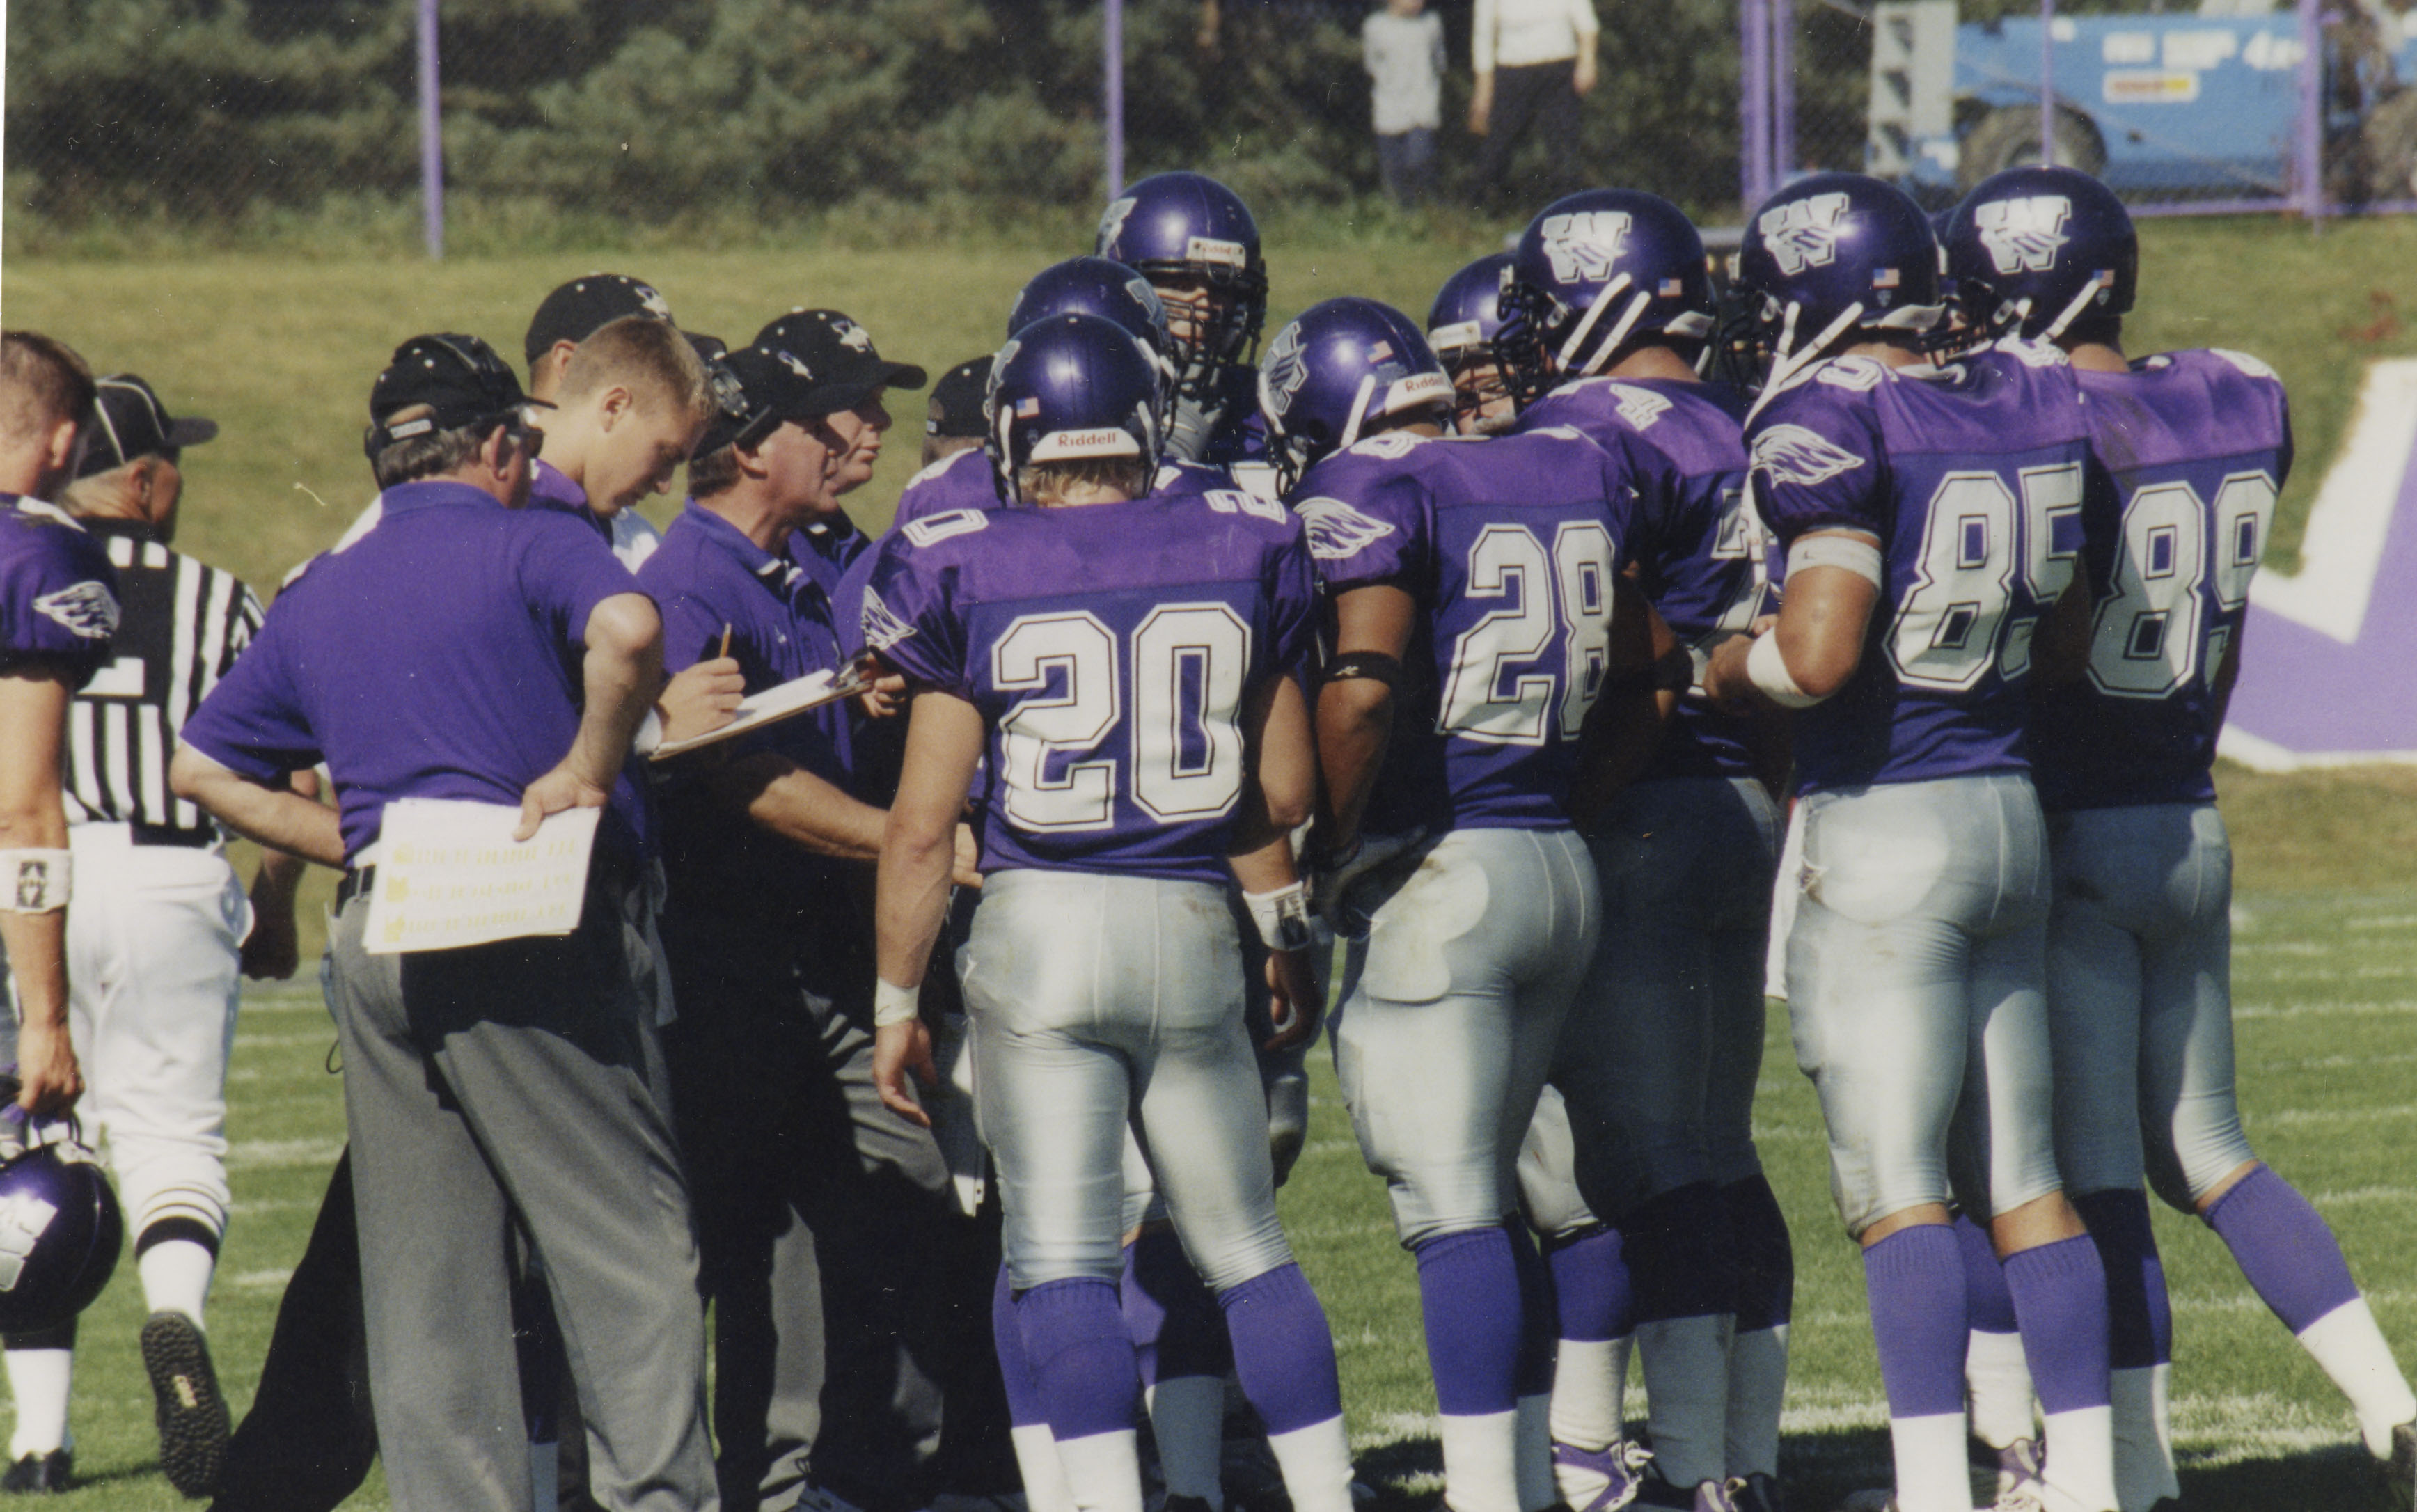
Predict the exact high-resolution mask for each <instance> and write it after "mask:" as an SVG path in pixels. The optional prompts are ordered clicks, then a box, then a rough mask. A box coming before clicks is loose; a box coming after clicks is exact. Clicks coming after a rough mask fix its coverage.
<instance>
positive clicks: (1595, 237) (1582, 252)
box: [1543, 210, 1635, 283]
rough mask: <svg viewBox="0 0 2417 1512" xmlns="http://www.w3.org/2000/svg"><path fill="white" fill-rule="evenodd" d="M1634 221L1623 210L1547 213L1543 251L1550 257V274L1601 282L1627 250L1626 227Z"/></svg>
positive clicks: (1572, 280) (1562, 279)
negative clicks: (1548, 214) (1551, 263)
mask: <svg viewBox="0 0 2417 1512" xmlns="http://www.w3.org/2000/svg"><path fill="white" fill-rule="evenodd" d="M1634 223H1635V221H1634V217H1633V216H1631V215H1630V214H1629V213H1628V212H1627V211H1626V210H1580V211H1578V212H1576V213H1575V214H1573V215H1555V216H1548V217H1546V218H1545V221H1544V224H1543V237H1544V255H1545V256H1547V257H1549V258H1551V259H1552V260H1553V277H1555V278H1557V279H1558V280H1560V282H1562V283H1576V282H1578V281H1579V280H1581V279H1583V280H1584V281H1586V282H1587V283H1602V282H1603V281H1604V280H1605V279H1607V278H1609V277H1611V266H1612V264H1614V263H1616V262H1618V261H1619V258H1620V254H1621V253H1622V252H1626V251H1627V250H1628V231H1629V228H1630V226H1632V225H1633V224H1634Z"/></svg>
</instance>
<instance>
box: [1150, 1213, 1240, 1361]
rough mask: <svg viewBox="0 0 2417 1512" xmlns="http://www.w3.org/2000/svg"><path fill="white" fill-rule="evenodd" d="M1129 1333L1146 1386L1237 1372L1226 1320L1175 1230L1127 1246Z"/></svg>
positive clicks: (1152, 1233) (1157, 1231) (1153, 1231)
mask: <svg viewBox="0 0 2417 1512" xmlns="http://www.w3.org/2000/svg"><path fill="white" fill-rule="evenodd" d="M1123 1291H1124V1309H1125V1328H1126V1330H1127V1331H1128V1332H1129V1333H1131V1334H1132V1341H1133V1352H1134V1353H1135V1354H1136V1355H1137V1356H1138V1357H1139V1360H1140V1364H1141V1379H1142V1384H1144V1385H1146V1386H1155V1385H1157V1384H1158V1383H1159V1382H1161V1381H1173V1380H1174V1379H1176V1378H1177V1377H1178V1376H1217V1377H1220V1378H1222V1377H1223V1376H1224V1374H1225V1372H1226V1371H1227V1370H1229V1369H1231V1368H1233V1365H1234V1349H1233V1345H1232V1344H1231V1343H1230V1342H1229V1341H1228V1340H1227V1339H1226V1337H1225V1315H1224V1313H1223V1312H1221V1311H1220V1310H1218V1306H1217V1299H1216V1297H1214V1296H1213V1295H1211V1294H1210V1293H1209V1291H1208V1287H1206V1286H1205V1285H1203V1284H1202V1283H1201V1280H1200V1277H1199V1275H1197V1274H1196V1273H1194V1272H1193V1269H1192V1261H1191V1260H1189V1259H1187V1258H1186V1257H1185V1255H1184V1253H1183V1242H1182V1241H1181V1240H1179V1239H1178V1238H1176V1237H1175V1230H1174V1229H1144V1230H1143V1232H1142V1236H1141V1237H1140V1238H1139V1239H1136V1240H1134V1241H1133V1242H1132V1244H1130V1245H1126V1246H1125V1283H1124V1288H1123Z"/></svg>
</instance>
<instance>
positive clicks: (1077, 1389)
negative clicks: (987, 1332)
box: [1015, 1275, 1141, 1440]
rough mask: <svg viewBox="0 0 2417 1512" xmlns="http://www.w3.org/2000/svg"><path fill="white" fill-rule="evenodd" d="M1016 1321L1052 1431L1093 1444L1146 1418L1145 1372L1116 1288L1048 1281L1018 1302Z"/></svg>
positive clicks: (1087, 1279) (1090, 1281)
mask: <svg viewBox="0 0 2417 1512" xmlns="http://www.w3.org/2000/svg"><path fill="white" fill-rule="evenodd" d="M1015 1322H1016V1326H1017V1328H1018V1329H1020V1330H1021V1331H1022V1332H1023V1335H1024V1352H1025V1355H1026V1358H1027V1359H1028V1360H1029V1361H1030V1362H1031V1369H1032V1381H1033V1384H1034V1385H1035V1387H1037V1388H1038V1391H1039V1395H1040V1397H1041V1407H1042V1410H1043V1411H1044V1413H1046V1415H1047V1417H1048V1419H1049V1431H1050V1432H1052V1433H1054V1434H1056V1436H1057V1437H1058V1438H1059V1439H1060V1440H1066V1439H1087V1438H1089V1437H1091V1436H1092V1435H1093V1434H1095V1433H1114V1432H1117V1431H1118V1430H1120V1429H1125V1428H1132V1427H1133V1426H1134V1425H1135V1424H1136V1423H1138V1422H1139V1421H1140V1419H1141V1370H1140V1367H1138V1366H1137V1365H1135V1364H1134V1362H1133V1347H1132V1336H1131V1335H1129V1334H1127V1333H1126V1332H1125V1320H1124V1314H1123V1312H1122V1311H1121V1310H1120V1309H1119V1308H1118V1307H1117V1289H1116V1287H1115V1286H1114V1285H1113V1284H1111V1283H1109V1282H1106V1281H1102V1280H1099V1279H1096V1278H1095V1277H1092V1276H1087V1275H1084V1276H1075V1277H1072V1279H1069V1280H1064V1281H1048V1282H1044V1283H1042V1284H1041V1285H1040V1286H1037V1287H1034V1288H1033V1289H1032V1290H1031V1291H1026V1292H1025V1293H1024V1294H1023V1295H1021V1296H1019V1297H1017V1298H1016V1299H1015Z"/></svg>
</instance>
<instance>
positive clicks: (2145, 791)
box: [2032, 352, 2291, 809]
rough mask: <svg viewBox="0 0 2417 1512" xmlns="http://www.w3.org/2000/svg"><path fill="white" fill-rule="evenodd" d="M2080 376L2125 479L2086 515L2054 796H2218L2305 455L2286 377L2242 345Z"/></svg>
mask: <svg viewBox="0 0 2417 1512" xmlns="http://www.w3.org/2000/svg"><path fill="white" fill-rule="evenodd" d="M2076 376H2077V377H2078V378H2079V379H2080V381H2081V391H2082V394H2083V395H2084V397H2085V399H2086V400H2087V402H2088V403H2087V408H2088V411H2089V416H2090V435H2091V442H2092V446H2093V448H2094V450H2095V451H2096V452H2097V454H2098V460H2099V462H2100V463H2101V464H2103V465H2104V466H2105V470H2106V473H2107V474H2108V475H2110V478H2111V486H2106V487H2099V488H2093V489H2092V490H2091V491H2090V507H2089V509H2088V510H2087V512H2085V516H2084V519H2085V534H2086V536H2087V539H2088V544H2087V546H2086V547H2085V550H2084V560H2085V561H2086V562H2087V563H2088V565H2089V570H2090V596H2091V599H2092V601H2093V603H2095V604H2096V611H2095V613H2094V615H2093V616H2092V619H2091V621H2090V665H2089V670H2088V671H2087V672H2086V673H2085V674H2084V675H2083V676H2082V677H2081V678H2080V679H2079V680H2076V681H2075V682H2073V683H2071V684H2069V685H2067V686H2065V687H2061V688H2058V689H2056V690H2054V691H2053V692H2044V693H2043V695H2042V696H2041V698H2040V704H2039V710H2038V712H2037V713H2036V715H2035V716H2034V718H2033V723H2032V759H2033V762H2034V764H2035V766H2036V768H2037V771H2038V781H2039V786H2040V802H2043V803H2045V805H2047V806H2048V807H2049V808H2053V809H2076V808H2113V807H2117V806H2120V805H2125V804H2133V803H2185V802H2201V803H2203V802H2212V800H2213V799H2214V797H2215V787H2214V784H2213V782H2212V780H2211V778H2210V776H2209V768H2210V767H2211V766H2212V764H2213V762H2214V760H2215V736H2216V727H2217V725H2218V722H2219V715H2220V712H2221V710H2219V708H2218V705H2217V699H2216V694H2215V689H2216V682H2217V676H2218V674H2219V672H2220V671H2221V670H2222V668H2223V666H2224V662H2225V657H2226V655H2227V653H2228V652H2229V651H2230V650H2231V649H2232V645H2233V640H2234V637H2236V636H2237V635H2239V634H2240V633H2241V621H2242V617H2243V616H2244V615H2246V614H2247V613H2248V607H2249V580H2250V578H2251V577H2252V576H2253V575H2255V574H2256V573H2257V559H2258V557H2259V556H2260V555H2261V554H2262V553H2263V552H2264V551H2265V549H2266V534H2267V530H2268V528H2269V527H2271V526H2272V525H2273V519H2274V495H2275V492H2276V491H2277V490H2278V489H2280V488H2281V487H2282V485H2283V481H2284V479H2285V478H2286V477H2288V475H2289V473H2290V470H2291V421H2290V412H2289V409H2288V405H2287V403H2286V401H2285V399H2284V396H2283V385H2282V384H2281V383H2280V382H2279V381H2278V380H2277V379H2276V378H2275V376H2274V374H2273V370H2272V369H2271V368H2269V367H2267V366H2266V364H2264V363H2263V362H2260V361H2258V360H2257V359H2255V358H2250V357H2242V356H2241V355H2239V354H2238V353H2234V352H2175V353H2171V354H2168V355H2166V356H2164V357H2151V358H2148V359H2143V360H2141V361H2139V362H2136V363H2134V364H2133V365H2132V371H2131V372H2129V373H2087V372H2084V373H2078V374H2076Z"/></svg>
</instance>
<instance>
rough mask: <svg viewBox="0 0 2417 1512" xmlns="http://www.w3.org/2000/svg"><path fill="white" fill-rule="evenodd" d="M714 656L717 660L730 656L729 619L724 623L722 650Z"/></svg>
mask: <svg viewBox="0 0 2417 1512" xmlns="http://www.w3.org/2000/svg"><path fill="white" fill-rule="evenodd" d="M713 654H714V656H715V657H716V658H717V659H719V658H721V657H724V656H728V655H729V654H730V621H729V620H727V619H725V620H723V621H722V649H720V650H718V651H716V652H714V653H713Z"/></svg>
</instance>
